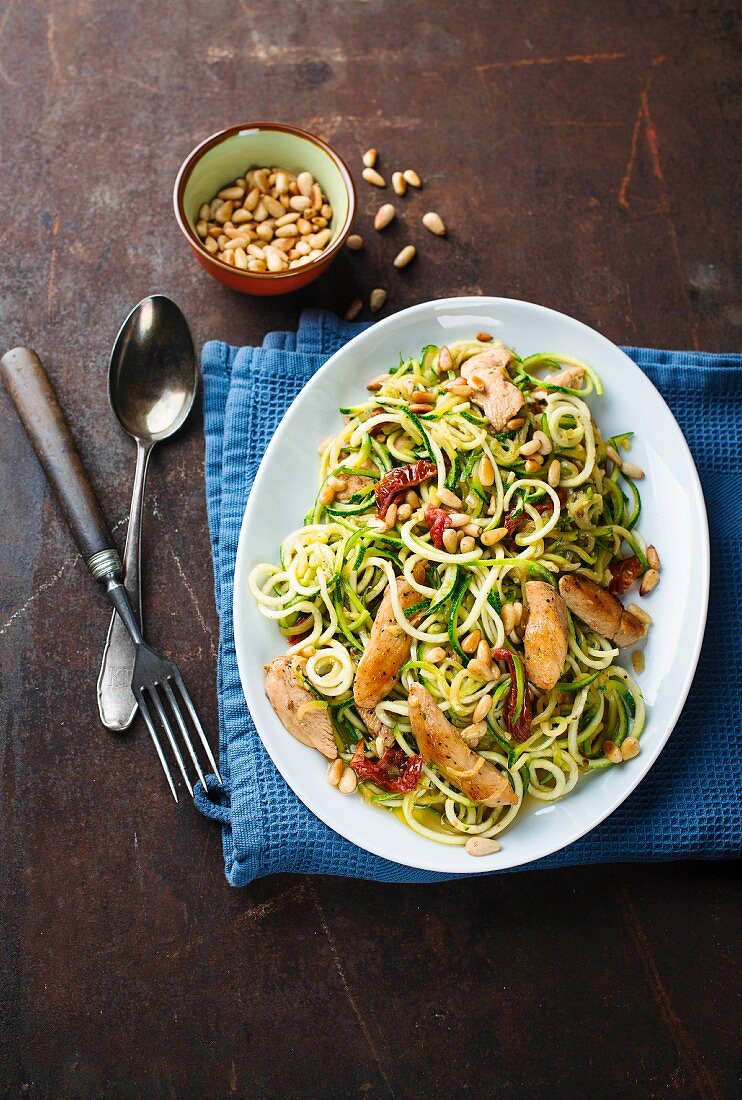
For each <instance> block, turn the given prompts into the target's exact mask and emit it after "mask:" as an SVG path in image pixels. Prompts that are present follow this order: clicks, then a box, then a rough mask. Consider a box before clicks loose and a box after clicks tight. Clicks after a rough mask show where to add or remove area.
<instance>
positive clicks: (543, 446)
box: [533, 431, 552, 455]
mask: <svg viewBox="0 0 742 1100" xmlns="http://www.w3.org/2000/svg"><path fill="white" fill-rule="evenodd" d="M533 438H534V439H537V440H538V449H539V451H540V452H541V454H542V455H550V454H551V451H552V446H551V440H550V439H549V437H548V435H547V434H546V433H545V432H541V431H538V432H534V433H533Z"/></svg>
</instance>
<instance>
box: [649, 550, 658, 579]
mask: <svg viewBox="0 0 742 1100" xmlns="http://www.w3.org/2000/svg"><path fill="white" fill-rule="evenodd" d="M647 561H648V562H649V567H650V569H656V570H657V572H658V573H659V571H660V556H659V554H658V553H657V550H656V548H655V547H654V546H648V547H647Z"/></svg>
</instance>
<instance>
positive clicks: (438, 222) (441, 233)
mask: <svg viewBox="0 0 742 1100" xmlns="http://www.w3.org/2000/svg"><path fill="white" fill-rule="evenodd" d="M422 221H423V225H424V226H425V228H426V229H429V230H430V232H431V233H435V235H436V237H445V235H446V226H445V224H444V222H443V218H442V217H441V216H440V214H436V212H435V210H429V211H428V212H427V214H423V218H422Z"/></svg>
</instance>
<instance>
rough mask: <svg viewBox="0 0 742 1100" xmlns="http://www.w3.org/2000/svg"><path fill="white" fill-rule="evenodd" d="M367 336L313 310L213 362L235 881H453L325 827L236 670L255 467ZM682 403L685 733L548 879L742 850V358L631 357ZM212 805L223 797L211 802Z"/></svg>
mask: <svg viewBox="0 0 742 1100" xmlns="http://www.w3.org/2000/svg"><path fill="white" fill-rule="evenodd" d="M364 327H365V326H364V325H358V324H355V325H353V324H346V323H344V322H342V321H339V320H338V319H337V318H336V317H334V316H333V315H331V314H328V313H322V312H319V311H316V310H310V311H308V312H305V313H304V314H303V315H302V317H301V323H300V325H299V331H298V332H297V333H290V332H282V333H279V332H275V333H271V334H270V335H269V336H267V337H266V339H265V342H264V344H263V347H262V348H232V347H228V346H227V345H226V344H221V343H217V342H211V343H208V344H206V346H205V347H204V350H203V357H202V367H203V376H204V427H205V434H206V502H207V508H208V515H209V528H210V532H211V545H212V551H213V555H214V578H215V589H216V606H217V610H218V612H219V623H220V630H219V664H218V694H219V731H220V751H221V769H222V775H223V777H224V781H225V788H224V791H223V792H222V791H218V790H215V789H214V788H215V786H216V784H215V780H213V777H212V778H210V779H209V780H208V785H209V788H210V793H211V797H209V795H207V793H206V792H205V791H204V789H203V787H202V786H201V785H200V784H199V786H198V788H197V792H196V804H197V805H198V807H199V809H200V810H201V811H202V813H204V814H206V815H207V816H209V817H212V818H214V819H215V820H217V821H220V822H221V823H222V828H223V843H224V857H225V864H226V874H227V878H228V880H229V882H230V883H232V885H233V886H243V885H244V884H245V883H248V882H250V881H252V880H253V879H255V878H258V877H260V876H261V875H268V874H272V873H274V872H281V871H301V872H312V873H317V874H333V875H350V876H358V877H362V878H370V879H379V880H383V881H386V882H432V881H438V880H440V879H444V878H447V877H450V876H445V875H439V874H433V873H430V872H426V871H415V870H411V869H408V868H405V867H401V866H399V865H397V864H394V863H389V862H387V861H386V860H383V859H379V858H378V857H377V856H372V855H369V854H368V853H367V852H364V851H362V850H361V849H360V848H357V847H356V846H355V845H353V844H351V843H350V842H349V841H347V840H344V839H343V838H342V837H340V836H338V835H337V834H336V833H334V832H333V831H332V830H331V829H329V828H328V827H327V826H326V825H324V824H323V823H322V822H321V821H319V820H318V819H317V818H316V817H314V815H313V814H312V813H310V811H309V810H307V809H306V807H305V806H304V805H303V804H302V803H301V802H300V801H299V799H298V798H297V797H296V795H295V794H294V793H293V791H291V790H290V789H289V787H287V785H286V783H285V782H284V780H283V778H282V777H281V775H280V774H279V773H278V772H277V770H276V768H275V767H274V765H273V762H272V761H271V759H270V757H269V756H268V754H267V753H266V752H265V749H264V748H263V745H262V742H261V741H260V738H259V737H258V734H257V732H256V730H255V726H254V725H253V722H252V719H251V718H250V714H249V712H248V709H247V705H246V703H245V699H244V696H243V694H242V688H241V686H240V679H239V674H238V671H237V659H236V656H235V647H234V633H233V629H232V582H233V577H234V565H235V555H236V551H237V539H238V536H239V531H240V524H241V522H242V514H243V511H244V508H245V502H246V500H247V496H248V493H249V491H250V487H251V485H252V482H253V478H254V476H255V473H256V470H257V468H258V464H259V463H260V459H261V458H262V456H263V453H264V451H265V449H266V446H267V445H268V442H269V441H270V439H271V436H272V435H273V432H274V431H275V428H276V426H277V425H278V423H279V421H280V419H281V417H282V416H283V414H284V412H285V411H286V409H287V407H288V406H289V404H290V403H291V401H293V399H294V397H296V395H297V394H298V392H299V390H300V389H301V388H302V386H303V385H304V383H305V382H306V381H307V379H308V378H310V377H311V375H312V374H314V372H315V371H316V370H317V369H318V368H319V367H320V366H321V365H322V364H323V363H324V362H325V361H326V360H327V358H328V357H329V356H330V355H332V353H333V352H335V351H337V350H338V348H340V347H342V345H343V344H344V343H345V342H346V341H347V340H349V339H350V338H351V337H352V336H355V335H356V334H357V333H358V332H360V331H361V330H362V329H363V328H364ZM624 350H625V351H626V352H627V353H628V354H629V355H630V356H631V358H632V359H633V360H634V361H635V362H636V363H637V364H638V365H639V366H640V367H641V369H642V370H643V371H644V372H645V373H646V374H647V375H648V376H649V378H651V379H652V381H653V382H654V384H655V385H656V386H657V387H658V389H659V390H660V391H661V392H662V394H663V395H664V397H665V399H666V400H667V402H668V403H669V405H670V407H671V409H672V411H673V413H674V414H675V416H676V417H677V420H678V422H679V424H680V426H681V428H682V430H683V432H684V433H685V436H686V439H687V440H688V443H689V444H690V448H691V450H692V452H693V457H694V459H695V461H696V465H697V467H698V472H699V474H700V477H701V481H702V483H703V488H704V493H705V495H706V504H707V507H708V514H709V523H710V528H711V554H712V585H711V603H710V607H709V623H710V627H711V628H710V629H709V631H708V633H707V637H706V640H705V643H704V647H703V652H702V654H701V660H700V663H699V666H698V671H697V673H696V678H695V682H694V684H693V688H692V690H691V693H690V696H689V698H688V702H687V703H686V706H685V710H684V711H683V715H682V717H681V719H680V721H679V723H678V726H677V728H676V730H675V732H674V734H673V736H672V737H671V738H670V740H669V742H668V744H667V746H666V747H665V749H664V750H663V752H662V754H661V755H660V757H659V759H658V761H657V762H656V764H655V765H654V767H653V768H652V770H651V771H650V772H649V774H648V775H647V776H646V778H645V779H644V781H643V782H642V783H641V785H640V786H639V787H638V789H637V790H636V791H634V793H633V794H632V795H631V796H630V798H628V799H627V801H626V802H625V803H624V804H623V805H622V806H621V807H620V809H618V810H617V811H616V812H615V813H614V814H612V815H611V816H610V817H609V818H608V819H607V820H606V821H604V822H603V823H602V825H600V826H598V828H596V829H594V830H593V831H592V832H591V833H589V834H588V835H587V836H585V837H583V838H582V839H581V840H579V841H577V842H576V843H575V844H572V845H570V846H569V847H568V848H566V849H564V850H563V851H560V852H557V853H556V854H554V855H552V856H549V857H548V858H547V859H544V860H541V861H539V862H538V863H532V864H529V868H535V867H549V868H554V867H564V866H568V865H573V864H584V863H599V862H616V861H625V860H661V859H681V858H689V857H693V858H704V859H711V858H721V857H725V856H732V855H738V854H739V853H740V851H741V850H742V845H741V843H740V838H742V812H741V808H740V800H739V768H740V760H739V753H738V744H739V741H740V734H742V696H741V693H740V681H739V672H738V669H739V661H740V657H739V655H740V652H742V619H741V618H740V615H739V605H738V602H737V597H736V595H735V588H736V580H737V579H738V578H739V577H740V576H742V560H741V558H742V554H741V549H742V538H741V535H742V520H741V518H740V517H742V506H741V504H740V502H741V501H742V484H741V482H742V478H740V472H741V471H740V466H741V462H740V456H742V356H739V355H708V354H705V353H701V352H674V351H651V350H649V349H646V348H625V349H624ZM212 799H213V801H212Z"/></svg>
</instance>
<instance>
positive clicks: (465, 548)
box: [459, 535, 476, 554]
mask: <svg viewBox="0 0 742 1100" xmlns="http://www.w3.org/2000/svg"><path fill="white" fill-rule="evenodd" d="M475 547H476V543H475V542H474V539H473V538H472V537H471V535H464V537H463V539H462V540H461V542H460V543H459V553H460V554H470V553H471V552H472V550H474V549H475Z"/></svg>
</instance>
